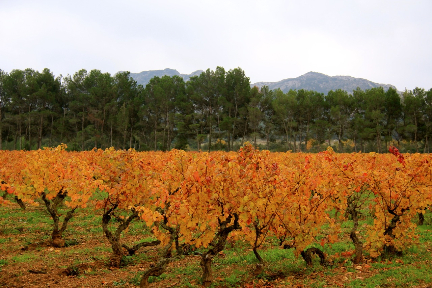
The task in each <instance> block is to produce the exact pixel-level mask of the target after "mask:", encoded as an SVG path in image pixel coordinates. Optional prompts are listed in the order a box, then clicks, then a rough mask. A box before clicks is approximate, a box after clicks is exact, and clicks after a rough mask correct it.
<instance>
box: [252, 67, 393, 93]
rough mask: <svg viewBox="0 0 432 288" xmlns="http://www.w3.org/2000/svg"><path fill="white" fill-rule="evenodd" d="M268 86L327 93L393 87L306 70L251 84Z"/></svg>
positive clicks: (272, 88)
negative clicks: (295, 75)
mask: <svg viewBox="0 0 432 288" xmlns="http://www.w3.org/2000/svg"><path fill="white" fill-rule="evenodd" d="M264 85H266V86H268V87H269V88H270V89H271V90H274V89H281V90H282V91H283V92H287V91H289V90H290V89H297V90H299V89H305V90H313V91H317V92H321V93H324V94H327V93H328V92H329V91H330V90H337V89H342V90H345V91H347V92H349V93H351V92H352V91H353V90H355V89H357V87H360V89H362V90H366V89H371V88H375V87H380V86H381V87H383V88H384V90H388V89H389V88H390V87H393V88H395V89H396V87H394V86H393V85H390V84H380V83H375V82H372V81H369V80H366V79H362V78H355V77H352V76H328V75H326V74H323V73H318V72H312V71H311V72H308V73H306V74H303V75H301V76H299V77H297V78H287V79H284V80H281V81H278V82H257V83H254V84H253V86H257V87H262V86H264Z"/></svg>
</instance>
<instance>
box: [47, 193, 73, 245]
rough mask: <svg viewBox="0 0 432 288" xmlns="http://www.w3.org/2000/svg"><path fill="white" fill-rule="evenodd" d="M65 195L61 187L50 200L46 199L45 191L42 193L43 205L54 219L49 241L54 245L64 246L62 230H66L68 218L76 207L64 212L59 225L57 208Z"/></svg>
mask: <svg viewBox="0 0 432 288" xmlns="http://www.w3.org/2000/svg"><path fill="white" fill-rule="evenodd" d="M66 196H67V191H63V189H61V190H60V191H59V192H58V193H57V195H56V197H54V198H53V199H52V200H48V199H47V198H46V194H45V192H43V193H42V200H43V201H44V203H45V206H46V208H47V210H48V212H49V214H50V215H51V218H52V219H53V221H54V223H53V231H52V234H51V241H52V244H53V246H54V247H64V246H65V241H64V240H63V232H64V231H65V230H66V228H67V224H68V222H69V220H70V219H71V218H72V217H73V215H74V213H75V210H76V209H77V207H74V208H72V209H71V210H69V211H68V212H67V213H66V217H65V218H64V219H63V223H62V225H61V227H60V215H59V213H58V208H59V205H60V204H62V203H63V201H64V199H65V198H66Z"/></svg>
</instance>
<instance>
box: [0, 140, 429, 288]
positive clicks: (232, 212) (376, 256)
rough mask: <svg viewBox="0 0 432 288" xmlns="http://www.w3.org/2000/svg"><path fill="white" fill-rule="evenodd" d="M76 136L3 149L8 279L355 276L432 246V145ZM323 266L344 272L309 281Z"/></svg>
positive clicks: (203, 281) (281, 280) (167, 283)
mask: <svg viewBox="0 0 432 288" xmlns="http://www.w3.org/2000/svg"><path fill="white" fill-rule="evenodd" d="M65 148H66V147H65V145H60V146H58V147H57V148H46V149H43V150H36V151H25V152H24V151H0V163H1V166H0V181H1V190H0V193H1V197H0V225H1V226H0V244H1V246H2V248H0V249H1V251H2V253H1V256H0V286H2V285H3V286H5V287H35V286H37V285H40V287H48V286H49V287H67V285H66V284H65V283H75V284H71V286H70V287H99V286H100V287H114V286H123V287H136V286H139V287H177V286H178V287H188V286H189V287H194V286H197V287H199V286H201V285H202V286H204V287H240V286H243V287H285V286H295V285H297V286H298V287H302V285H305V287H307V286H314V285H315V286H317V287H324V286H325V285H327V286H326V287H338V286H341V287H344V286H345V284H347V283H348V282H346V283H344V282H343V281H342V280H341V279H343V277H345V276H346V275H348V274H349V273H351V274H349V275H351V276H350V278H347V279H346V281H348V280H349V281H351V280H352V281H354V280H356V279H357V280H358V279H363V278H364V277H366V276H365V275H369V276H371V277H372V276H373V275H374V274H377V270H374V269H378V268H379V267H382V266H380V265H383V264H382V263H389V262H392V261H393V262H394V263H398V264H397V265H399V266H403V265H409V264H407V263H405V264H404V261H405V262H407V260H406V259H405V260H404V258H403V257H407V255H414V254H415V255H417V254H418V255H422V254H423V256H424V257H429V256H430V253H431V250H430V249H432V233H430V230H427V229H428V227H429V228H430V226H428V225H430V224H431V223H430V222H431V221H430V219H429V218H430V214H429V212H428V209H430V207H431V204H432V190H431V188H432V187H431V186H432V165H431V163H432V162H431V161H432V156H431V155H430V154H401V153H399V151H398V149H397V148H394V147H391V148H390V149H389V152H390V153H387V154H377V153H352V154H338V153H335V152H334V151H333V150H332V149H331V148H329V149H327V151H325V152H321V153H318V154H307V153H290V152H287V153H270V152H268V151H260V150H257V149H255V148H254V147H253V146H252V145H250V144H248V143H247V144H246V145H245V146H243V147H242V148H241V149H240V150H239V151H238V152H210V153H207V152H185V151H182V150H172V151H170V152H136V151H134V150H127V151H126V150H115V149H112V148H111V149H106V150H96V149H94V150H92V151H84V152H68V151H66V150H65ZM8 219H15V220H14V221H8ZM78 219H79V220H78ZM89 219H91V223H92V224H91V225H93V226H91V228H89V226H88V223H90V222H89V221H90V220H89ZM101 243H102V244H101ZM92 245H93V246H94V245H96V246H97V247H98V248H100V245H102V248H100V249H87V250H86V252H85V253H84V254H85V257H84V258H83V256H82V255H81V254H79V252H74V251H78V250H80V249H81V250H82V249H83V247H84V248H85V247H88V248H89V247H93V246H92ZM104 247H105V248H104ZM49 253H54V254H56V255H55V257H54V256H52V258H49V259H50V260H49V261H48V260H47V261H45V260H46V259H45V258H44V257H48V256H47V255H48V254H49ZM92 253H93V254H92ZM413 253H414V254H413ZM416 253H417V254H416ZM22 255H26V256H27V257H29V258H32V256H33V260H31V259H30V260H29V261H28V262H29V263H30V264H28V263H27V262H26V261H22V257H21V258H20V256H22ZM35 255H39V256H35ZM74 255H76V257H77V258H76V259H75V260H74ZM80 255H81V256H80ZM66 256H67V257H66ZM423 256H418V257H419V258H417V261H414V260H413V261H412V263H413V265H416V269H417V270H418V271H420V272H421V273H420V274H424V275H423V277H426V278H419V279H417V278H416V279H414V280H412V281H414V282H415V283H414V282H413V285H412V286H413V287H428V286H427V284H428V283H430V282H432V278H431V276H427V275H432V270H431V269H430V268H427V267H431V266H432V265H431V263H430V258H424V259H426V260H422V259H423V258H421V257H423ZM34 257H40V259H39V260H38V259H34ZM56 257H57V258H56ZM59 257H66V258H64V259H67V260H62V261H64V263H68V264H67V265H66V266H65V267H63V268H61V269H60V268H59V267H58V266H59V265H60V266H61V261H60V263H57V264H55V265H56V266H53V265H51V264H50V263H48V264H47V263H46V262H50V261H54V263H56V262H55V261H56V260H55V259H57V261H58V259H60V258H59ZM416 257H417V256H416ZM275 258H277V259H276V260H275ZM20 259H21V260H20ZM44 259H45V260H44ZM53 259H54V260H53ZM62 259H63V258H62ZM68 261H69V262H68ZM77 261H78V262H77ZM278 261H279V262H278ZM23 262H24V263H25V264H28V265H27V266H26V265H25V264H23ZM281 262H283V263H288V262H289V263H291V264H292V265H294V266H291V267H295V268H290V269H291V272H290V271H289V269H287V268H286V266H280V267H279V266H278V265H279V264H277V263H281ZM393 262H392V263H393ZM188 263H189V264H190V263H192V264H191V266H187V267H192V268H190V269H189V270H188V269H181V267H184V265H188ZM293 263H294V264H293ZM38 265H39V266H38ZM44 265H45V266H44ZM50 265H51V266H50ZM284 265H285V264H284ZM286 265H288V264H286ZM230 266H232V267H234V268H231V270H230V268H229V267H230ZM20 267H25V268H24V269H25V270H23V271H21V272H20V273H16V271H17V269H18V270H19V268H20ZM95 267H96V268H95ZM179 267H180V268H179ZM284 267H285V268H284ZM359 267H360V268H359ZM56 269H57V270H56ZM175 269H177V270H176V271H178V272H177V273H176V274H175V277H167V275H168V274H169V275H171V274H170V273H173V272H172V271H173V270H175ZM293 269H294V270H293ZM343 269H345V270H343ZM365 269H366V270H368V271H369V272H370V273H369V274H368V273H365V271H363V270H365ZM342 270H343V271H344V272H340V271H342ZM103 271H110V273H111V274H112V275H117V276H118V278H116V279H114V280H113V279H111V280H109V279H110V278H109V277H105V276H99V277H97V275H105V274H104V273H105V272H103ZM131 271H132V272H131ZM191 271H192V272H191ZM317 271H318V272H319V273H321V274H325V275H330V274H331V273H334V275H335V276H334V279H333V282H331V283H330V282H329V283H330V284H329V283H327V284H323V283H321V284H320V283H318V282H317V283H315V282H313V283H314V284H313V285H312V284H311V283H312V282H311V283H309V284H304V283H305V282H304V278H309V277H308V275H316V274H314V273H316V272H317ZM331 271H334V272H331ZM338 271H339V272H340V275H339V274H338V273H339V272H338ZM350 271H351V272H350ZM362 271H363V274H361V273H360V272H362ZM371 271H375V272H374V273H372V272H371ZM98 273H99V274H98ZM127 273H133V275H135V276H133V277H132V278H133V279H134V280H133V281H132V280H131V281H126V280H125V279H122V277H126V276H125V275H126V274H127ZM305 273H306V274H305ZM307 273H309V274H307ZM347 273H348V274H347ZM359 273H360V274H359ZM59 275H62V276H61V277H60V276H59ZM128 275H129V274H128ZM298 275H301V276H298ZM332 275H333V274H332ZM342 275H345V276H342ZM359 275H360V276H359ZM362 275H363V276H362ZM425 275H426V276H425ZM85 276H87V277H89V278H91V279H93V280H92V281H94V282H91V284H88V286H86V284H84V282H73V281H75V280H70V279H81V280H82V279H83V278H85ZM117 276H116V277H117ZM59 277H60V278H59ZM194 277H195V278H194ZM302 277H303V278H302ZM314 277H315V278H316V276H314ZM427 277H429V278H427ZM65 278H66V279H69V280H67V281H66V280H64V279H65ZM126 278H127V277H126ZM312 278H313V277H312ZM330 278H331V277H330ZM390 278H391V277H390ZM62 279H63V280H62ZM191 279H192V280H191ZM299 279H300V280H299ZM50 281H51V282H50ZM76 281H78V280H76ZM344 281H345V280H344ZM385 281H386V280H385ZM385 281H384V282H381V284H382V283H386V282H385ZM428 281H430V282H428ZM327 282H328V281H327ZM47 283H51V284H50V285H47ZM353 283H354V282H353ZM26 285H28V286H26ZM68 285H69V284H68ZM320 285H321V286H320ZM353 285H354V284H353ZM359 285H360V284H359ZM395 285H396V284H395ZM354 286H355V285H354ZM396 286H397V285H396ZM358 287H361V286H358ZM372 287H375V285H373V286H372ZM382 287H384V286H382ZM385 287H393V286H391V285H390V286H385Z"/></svg>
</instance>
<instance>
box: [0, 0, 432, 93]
mask: <svg viewBox="0 0 432 288" xmlns="http://www.w3.org/2000/svg"><path fill="white" fill-rule="evenodd" d="M430 11H432V2H430V1H428V0H424V1H420V0H415V1H387V0H386V1H370V0H363V1H360V0H356V1H338V0H334V1H319V0H314V1H312V0H310V1H282V0H281V1H277V0H274V1H243V0H242V1H227V0H225V1H214V0H212V1H198V0H186V1H174V0H170V1H146V0H145V1H138V0H136V1H131V0H130V1H121V2H119V1H81V0H77V1H67V2H66V1H53V0H52V1H48V0H45V1H29V0H16V1H1V2H0V27H1V28H0V39H2V42H1V43H0V69H3V70H6V71H10V70H12V69H15V68H16V69H25V68H28V67H30V68H34V69H38V70H41V69H43V68H44V67H47V68H50V69H51V70H52V71H53V73H55V74H60V73H61V74H64V75H65V74H68V73H69V74H71V73H74V72H76V71H78V70H79V69H81V68H85V69H88V70H89V69H100V70H102V71H104V72H105V71H107V72H110V73H115V72H117V71H124V70H129V71H131V72H140V71H143V70H155V69H164V68H173V69H177V70H178V71H179V72H181V73H190V72H192V71H195V70H198V69H203V70H205V69H207V68H211V69H215V68H216V66H223V67H224V68H225V69H226V70H229V69H232V68H235V67H241V68H243V69H244V70H245V72H246V75H248V76H249V77H250V78H251V80H252V81H253V82H256V81H278V80H281V79H284V78H290V77H296V76H299V75H301V74H303V73H306V72H308V71H316V72H321V73H325V74H328V75H351V76H354V77H362V78H367V79H369V80H372V81H375V82H381V83H388V84H393V85H396V87H397V88H398V89H404V88H405V87H407V88H408V89H413V88H414V87H415V86H420V87H424V88H426V89H429V88H431V87H432V83H431V80H430V79H432V77H431V76H432V75H431V72H430V67H431V64H432V59H431V56H430V54H431V53H430V51H432V34H431V33H430V31H429V30H430V27H432V19H431V18H430V17H429V15H428V14H429V12H430Z"/></svg>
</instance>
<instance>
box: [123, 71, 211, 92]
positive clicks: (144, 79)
mask: <svg viewBox="0 0 432 288" xmlns="http://www.w3.org/2000/svg"><path fill="white" fill-rule="evenodd" d="M202 72H203V71H202V70H197V71H195V72H192V73H191V74H180V73H179V72H178V71H177V70H175V69H170V68H166V69H164V70H150V71H142V72H140V73H130V76H131V77H132V78H133V79H134V80H135V81H137V83H138V84H141V85H143V86H144V87H145V86H146V85H147V83H148V82H150V79H152V78H153V77H155V76H158V77H162V76H165V75H167V76H170V77H172V76H175V75H177V76H180V77H182V78H183V80H184V81H188V80H189V78H190V77H192V76H197V75H200V74H201V73H202Z"/></svg>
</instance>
